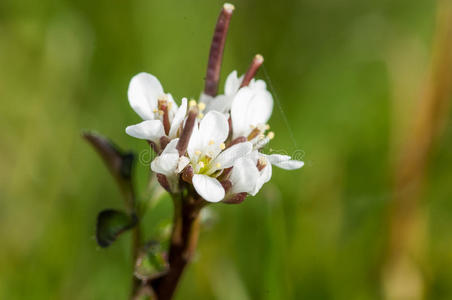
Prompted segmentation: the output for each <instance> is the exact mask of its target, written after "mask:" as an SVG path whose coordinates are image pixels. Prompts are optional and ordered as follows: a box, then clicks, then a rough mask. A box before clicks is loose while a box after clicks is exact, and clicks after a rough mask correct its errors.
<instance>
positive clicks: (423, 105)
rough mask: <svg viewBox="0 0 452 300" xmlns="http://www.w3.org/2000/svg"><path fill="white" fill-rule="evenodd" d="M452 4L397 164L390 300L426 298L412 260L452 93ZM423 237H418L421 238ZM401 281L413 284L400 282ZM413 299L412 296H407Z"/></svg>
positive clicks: (442, 13)
mask: <svg viewBox="0 0 452 300" xmlns="http://www.w3.org/2000/svg"><path fill="white" fill-rule="evenodd" d="M451 17H452V5H450V3H446V1H443V3H442V5H439V9H438V26H437V32H436V36H435V44H434V49H433V58H432V63H431V71H430V75H429V77H428V81H427V82H426V86H425V93H424V94H423V96H422V97H421V99H420V102H419V103H418V106H417V108H416V114H415V115H414V116H413V120H412V124H411V130H409V135H407V136H406V137H405V142H404V143H403V144H402V146H401V147H400V149H399V155H400V159H399V161H398V162H397V164H396V166H395V168H394V199H393V202H392V205H391V207H390V221H389V239H390V240H389V243H388V246H387V256H386V261H385V265H384V272H383V276H384V284H385V297H386V299H408V298H409V299H421V298H422V294H423V289H424V286H423V284H424V283H423V280H422V275H421V273H420V271H419V267H418V266H417V265H416V263H414V262H413V261H412V257H411V256H412V255H413V253H414V252H416V251H415V250H416V249H415V248H416V247H417V246H418V245H413V237H414V236H417V235H418V234H416V229H417V228H418V225H419V223H420V222H422V221H421V220H420V207H419V203H420V197H421V194H422V190H423V186H424V181H425V177H426V169H427V165H428V158H429V154H430V152H431V150H432V148H433V146H434V142H435V141H436V140H437V138H438V136H439V134H440V133H441V131H442V127H443V125H444V123H445V121H446V119H447V111H448V107H449V105H450V100H451V96H452V18H451ZM417 239H419V237H417ZM400 280H404V282H405V283H406V282H407V281H408V282H409V284H404V285H401V284H400ZM407 297H408V298H407Z"/></svg>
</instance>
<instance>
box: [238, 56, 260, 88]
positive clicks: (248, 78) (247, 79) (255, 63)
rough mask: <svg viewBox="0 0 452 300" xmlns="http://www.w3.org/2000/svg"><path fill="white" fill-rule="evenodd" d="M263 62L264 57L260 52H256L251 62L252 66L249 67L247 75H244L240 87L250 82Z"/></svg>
mask: <svg viewBox="0 0 452 300" xmlns="http://www.w3.org/2000/svg"><path fill="white" fill-rule="evenodd" d="M263 63H264V57H263V56H262V55H260V54H256V55H255V56H254V58H253V61H252V62H251V65H250V67H249V68H248V71H246V73H245V77H243V81H242V84H241V85H240V87H244V86H247V85H248V84H250V81H251V79H253V78H254V76H256V73H257V71H258V70H259V68H260V66H261V65H262V64H263Z"/></svg>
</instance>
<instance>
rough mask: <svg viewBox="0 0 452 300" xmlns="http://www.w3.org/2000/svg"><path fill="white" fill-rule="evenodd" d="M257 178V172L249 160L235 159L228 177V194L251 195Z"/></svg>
mask: <svg viewBox="0 0 452 300" xmlns="http://www.w3.org/2000/svg"><path fill="white" fill-rule="evenodd" d="M259 176H260V174H259V170H258V169H257V167H256V164H255V163H254V162H253V161H252V160H251V159H249V158H244V157H242V158H239V159H237V161H236V162H235V163H234V167H233V168H232V172H231V176H230V177H229V180H230V181H231V183H232V188H231V190H230V193H232V194H237V193H252V192H253V191H254V189H255V186H256V183H257V180H258V178H259Z"/></svg>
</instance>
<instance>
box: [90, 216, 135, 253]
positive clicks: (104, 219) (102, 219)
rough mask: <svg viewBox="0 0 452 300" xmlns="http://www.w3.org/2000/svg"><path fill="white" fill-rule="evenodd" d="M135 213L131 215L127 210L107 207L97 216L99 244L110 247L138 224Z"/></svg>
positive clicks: (97, 238)
mask: <svg viewBox="0 0 452 300" xmlns="http://www.w3.org/2000/svg"><path fill="white" fill-rule="evenodd" d="M137 221H138V219H137V217H136V216H135V215H132V216H129V215H128V214H126V213H125V212H122V211H119V210H114V209H106V210H103V211H101V212H100V213H99V215H98V216H97V226H96V240H97V243H98V244H99V246H101V247H108V246H110V245H111V243H113V242H114V241H115V240H116V238H117V237H118V236H119V235H120V234H121V233H123V232H124V231H126V230H128V229H131V228H133V227H134V226H135V225H136V224H137Z"/></svg>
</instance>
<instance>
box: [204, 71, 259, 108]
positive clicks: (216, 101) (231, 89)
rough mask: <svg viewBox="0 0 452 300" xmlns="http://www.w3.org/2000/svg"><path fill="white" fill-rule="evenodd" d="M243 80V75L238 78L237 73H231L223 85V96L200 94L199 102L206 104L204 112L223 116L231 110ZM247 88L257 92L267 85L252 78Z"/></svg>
mask: <svg viewBox="0 0 452 300" xmlns="http://www.w3.org/2000/svg"><path fill="white" fill-rule="evenodd" d="M243 78H244V75H242V76H240V77H238V75H237V71H232V72H231V73H230V74H229V75H228V77H227V78H226V82H225V85H224V94H222V95H218V96H215V97H212V96H209V95H206V94H204V93H201V97H200V98H199V101H200V102H203V103H205V104H206V112H209V111H218V112H221V113H223V114H228V113H229V111H230V110H231V106H232V102H233V99H234V97H235V96H236V95H237V92H238V91H239V90H240V89H241V88H240V85H241V84H242V81H243ZM247 87H248V88H251V89H253V90H256V91H257V90H266V88H267V85H266V84H265V82H264V81H263V80H255V79H254V78H253V79H251V81H250V83H249V84H248V86H247Z"/></svg>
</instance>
